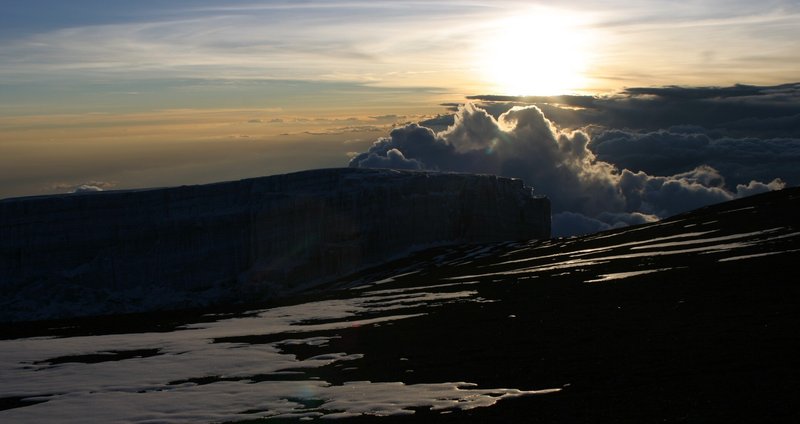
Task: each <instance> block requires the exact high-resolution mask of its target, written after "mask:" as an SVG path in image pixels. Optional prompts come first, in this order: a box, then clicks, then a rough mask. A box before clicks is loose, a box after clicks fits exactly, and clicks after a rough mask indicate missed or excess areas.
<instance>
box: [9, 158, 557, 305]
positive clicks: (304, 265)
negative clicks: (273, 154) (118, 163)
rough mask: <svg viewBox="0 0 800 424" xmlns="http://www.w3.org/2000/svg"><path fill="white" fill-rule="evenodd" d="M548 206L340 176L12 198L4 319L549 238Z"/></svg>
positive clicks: (300, 285)
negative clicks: (456, 247)
mask: <svg viewBox="0 0 800 424" xmlns="http://www.w3.org/2000/svg"><path fill="white" fill-rule="evenodd" d="M549 233H550V210H549V203H548V201H547V199H544V198H534V197H533V196H532V195H531V189H530V188H528V187H525V186H524V185H523V184H522V182H521V181H520V180H512V179H507V178H499V177H494V176H487V175H468V174H440V173H431V172H408V171H392V170H368V169H329V170H317V171H307V172H300V173H295V174H288V175H277V176H272V177H263V178H254V179H248V180H242V181H235V182H226V183H218V184H209V185H198V186H184V187H175V188H166V189H153V190H140V191H119V192H106V193H85V194H73V195H58V196H42V197H29V198H16V199H7V200H3V201H0V294H2V299H3V300H2V304H0V306H2V312H0V321H7V320H15V319H16V320H19V319H40V318H54V317H64V316H75V315H93V314H107V313H121V312H133V311H145V310H153V309H163V308H176V307H187V306H199V305H207V304H212V303H222V302H229V301H241V300H253V299H254V298H263V297H269V296H272V297H274V296H278V295H283V294H286V293H296V292H298V291H301V290H303V289H305V288H308V287H309V286H311V285H314V284H316V283H319V282H324V281H330V280H331V279H334V278H336V277H340V276H342V275H344V274H346V273H351V272H353V271H355V270H357V269H359V268H363V267H364V266H366V265H369V264H377V263H380V262H383V261H385V260H387V259H390V258H392V257H396V256H398V255H401V254H405V253H408V252H410V251H412V250H417V249H420V248H422V247H430V246H432V245H441V244H448V243H449V244H452V243H456V242H486V241H500V240H526V239H533V238H539V239H541V238H547V237H549Z"/></svg>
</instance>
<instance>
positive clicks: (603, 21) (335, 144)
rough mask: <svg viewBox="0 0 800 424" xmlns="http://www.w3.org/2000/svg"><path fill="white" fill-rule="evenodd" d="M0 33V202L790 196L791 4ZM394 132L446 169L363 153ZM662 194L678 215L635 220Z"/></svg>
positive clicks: (217, 21)
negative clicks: (425, 173) (342, 184)
mask: <svg viewBox="0 0 800 424" xmlns="http://www.w3.org/2000/svg"><path fill="white" fill-rule="evenodd" d="M0 28H1V29H0V39H1V40H2V43H0V57H2V58H3V60H2V62H0V63H2V65H0V198H7V197H16V196H27V195H40V194H51V193H65V192H70V191H74V190H76V189H97V190H100V189H102V190H107V189H127V188H145V187H163V186H175V185H182V184H200V183H209V182H215V181H224V180H235V179H241V178H248V177H256V176H261V175H272V174H279V173H286V172H292V171H299V170H305V169H314V168H328V167H337V166H348V164H350V165H351V166H400V167H404V168H409V167H410V168H421V169H434V170H435V169H439V170H456V171H463V172H489V173H497V174H500V175H505V176H512V177H520V178H523V179H525V180H526V183H528V184H530V185H532V186H533V187H534V189H536V190H537V192H539V193H541V194H546V195H549V196H551V197H555V198H556V201H557V204H556V205H555V206H556V210H560V211H563V212H574V213H580V214H581V215H587V216H590V217H591V218H592V219H596V218H597V217H598V216H599V214H601V213H606V212H607V213H612V214H618V213H622V212H624V213H632V212H636V213H641V214H643V215H642V216H646V217H647V218H646V219H651V218H653V217H661V216H663V214H665V213H669V212H674V211H676V210H682V209H685V208H686V207H690V206H696V205H701V204H704V203H707V202H709V201H719V200H725V199H728V198H732V197H735V196H738V195H743V193H753V192H758V191H761V190H764V189H767V188H770V189H774V188H777V187H781V186H783V185H785V184H789V185H795V184H798V183H800V175H798V172H797V171H796V170H795V169H796V168H797V167H796V166H795V165H796V164H797V163H798V160H800V147H798V146H800V130H798V127H800V125H798V121H799V120H800V107H798V104H800V94H799V93H800V85H798V84H797V81H800V74H798V72H797V69H799V68H800V66H798V65H800V48H798V47H800V44H799V43H798V41H797V39H796V34H797V30H798V29H799V28H800V5H797V4H796V3H794V2H788V1H770V2H761V3H758V4H752V3H750V2H744V1H735V2H721V1H712V2H704V3H691V4H674V3H672V2H666V1H657V2H648V3H639V2H634V1H623V0H618V1H610V2H602V3H597V2H586V1H583V0H574V1H569V2H562V3H559V5H558V6H557V7H556V6H550V5H547V4H545V3H544V2H521V1H500V2H491V3H485V2H479V1H466V0H464V1H441V2H435V3H431V2H390V1H374V2H361V1H342V0H332V1H307V2H285V1H257V2H250V1H247V2H246V1H240V0H236V1H232V2H226V3H225V4H224V5H220V4H218V3H216V2H211V1H205V0H203V1H175V2H170V3H169V4H168V5H165V4H163V3H161V2H154V1H141V2H136V3H133V4H108V3H105V2H99V1H95V0H81V1H78V2H70V3H68V4H67V3H63V2H57V1H54V0H31V1H17V0H13V1H10V2H9V3H8V5H7V7H6V8H4V13H3V15H2V16H0ZM562 95H566V97H563V96H562ZM514 96H528V97H514ZM531 96H533V97H531ZM465 103H469V104H470V106H467V107H468V108H469V110H470V111H473V112H474V111H478V112H476V113H472V112H470V113H466V112H464V111H463V110H462V111H458V105H463V104H465ZM513 106H525V107H529V108H536V109H537V110H538V111H539V112H540V113H541V118H542V119H539V118H534V117H533V115H530V114H528V115H526V116H527V118H526V119H529V118H530V119H534V121H531V122H528V123H529V124H530V123H532V124H533V125H534V127H536V128H534V130H532V131H533V132H529V133H526V132H525V131H523V128H522V127H520V128H518V129H517V130H514V129H513V128H512V127H510V125H512V123H510V122H506V123H503V122H502V119H501V115H503V113H505V112H508V111H509V109H511V108H512V107H513ZM539 112H536V113H534V114H538V113H539ZM467 115H469V116H467ZM481 116H483V117H484V118H481ZM488 116H491V118H486V117H488ZM537 116H538V115H537ZM462 118H463V119H462ZM514 122H515V124H518V123H519V122H518V121H514ZM414 123H419V125H420V126H421V127H424V128H429V129H430V131H431V134H438V135H433V136H432V137H433V138H431V139H430V140H434V141H436V142H437V143H440V144H441V146H445V147H444V149H452V150H453V152H454V153H453V154H450V155H449V156H448V157H447V158H444V156H441V155H439V156H436V155H434V156H435V157H433V156H430V155H429V154H428V153H430V152H428V153H426V151H423V150H424V149H422V150H420V149H421V147H419V145H416V144H414V143H417V142H421V143H426V142H429V141H430V140H428V141H424V140H423V141H418V140H417V141H413V140H412V141H409V143H410V144H406V145H403V146H400V145H399V144H397V143H399V142H397V141H389V142H383V141H381V140H384V139H387V138H388V139H390V140H391V139H392V138H393V137H394V136H393V135H392V134H401V133H402V132H403V129H404V128H405V129H408V128H410V127H409V125H411V124H414ZM451 125H453V127H452V128H450V129H449V130H448V129H447V128H448V127H449V126H451ZM475 125H477V127H475ZM512 126H513V125H512ZM461 130H464V131H466V133H465V134H466V135H459V134H458V133H459V131H461ZM393 131H395V132H393ZM398 131H399V132H398ZM576 131H577V132H576ZM576 134H577V135H576ZM498 136H500V138H504V137H508V138H509V139H513V140H516V141H515V142H514V146H511V145H509V146H506V147H503V146H500V148H498V149H494V150H492V149H488V150H487V148H488V147H492V146H494V145H493V144H492V143H493V140H495V139H497V137H498ZM475 137H483V138H475ZM575 137H577V138H575ZM412 138H413V137H412ZM562 139H563V140H571V141H570V142H569V143H566V144H565V143H563V142H562V141H563V140H562ZM575 142H579V144H580V145H575V146H572V147H570V146H571V144H570V143H572V144H574V143H575ZM379 145H383V146H384V147H387V146H388V147H387V148H386V149H384V148H383V147H380V146H379ZM434 145H435V146H439V145H438V144H433V145H432V146H434ZM414 146H417V147H414ZM376 149H377V150H376ZM392 149H394V150H393V152H392V153H389V150H392ZM476 149H483V150H484V153H485V155H483V154H478V153H475V152H472V153H470V151H471V150H476ZM564 149H567V150H569V151H566V150H564ZM398 153H399V155H398ZM369 154H372V155H373V156H372V157H371V158H372V159H370V160H368V161H363V160H359V161H356V162H351V161H352V159H353V158H356V157H360V158H361V159H367V157H366V156H364V155H369ZM481 155H482V156H481ZM479 156H480V158H479ZM501 157H502V158H501ZM399 159H402V160H399ZM537 169H538V170H541V171H536V170H537ZM564 170H566V171H564ZM626 171H629V173H628V174H625V172H626ZM624 175H637V176H638V177H637V178H638V181H639V182H638V183H637V184H644V185H642V186H641V187H639V188H638V189H637V193H638V194H636V196H633V195H632V194H631V192H630V190H631V187H629V186H624V185H622V183H621V178H622V177H623V176H624ZM628 179H630V178H628ZM666 183H669V184H667V185H666V186H667V187H670V184H677V185H679V186H680V188H681V190H684V189H688V190H689V191H691V195H690V196H689V197H683V196H673V195H670V196H667V195H666V194H663V193H662V194H661V195H659V196H660V197H659V198H658V199H649V200H648V199H644V198H643V199H644V200H642V199H639V197H641V195H642V193H644V192H646V191H648V190H650V188H652V187H651V185H653V184H656V185H658V186H659V187H661V186H663V185H664V184H666ZM598 184H599V185H598ZM648 184H649V185H648ZM565 185H566V186H568V187H567V188H566V189H565V188H564V186H565ZM738 185H743V187H744V188H742V189H741V190H740V189H738V188H737V186H738ZM645 186H647V187H649V188H646V187H645ZM598 187H601V188H602V189H599V188H598ZM604 190H605V192H604ZM659 190H661V189H660V188H659ZM670 190H673V189H670ZM681 190H678V191H681ZM565 192H566V193H573V194H572V195H570V196H566V197H565V195H564V193H565ZM697 192H703V194H702V195H698V194H697ZM598 193H605V194H601V195H598ZM709 193H710V195H709ZM598 196H600V197H602V198H600V197H598ZM698 196H699V197H698ZM634 197H636V198H635V199H634ZM645 197H646V196H645ZM609 199H610V200H609ZM558 202H562V203H561V204H559V203H558ZM642 202H644V204H642ZM665 202H666V203H670V202H678V203H679V206H680V207H672V206H669V207H666V206H663V205H661V203H665ZM623 204H624V206H623ZM625 219H626V220H627V218H625ZM637 219H638V220H640V219H644V218H641V217H640V218H637ZM602 221H603V222H606V223H607V224H609V225H614V223H619V222H622V221H619V220H617V218H614V219H611V220H609V219H604V220H602ZM611 221H613V222H611ZM625 222H627V221H625Z"/></svg>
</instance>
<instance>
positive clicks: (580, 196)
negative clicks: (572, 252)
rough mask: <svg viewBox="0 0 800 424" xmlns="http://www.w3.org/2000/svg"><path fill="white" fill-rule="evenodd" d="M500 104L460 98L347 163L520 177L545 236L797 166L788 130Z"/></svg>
mask: <svg viewBox="0 0 800 424" xmlns="http://www.w3.org/2000/svg"><path fill="white" fill-rule="evenodd" d="M648 94H649V95H650V96H651V97H652V96H653V95H652V94H650V93H648ZM636 95H637V96H638V95H639V94H636ZM629 100H630V99H629V98H628V99H622V102H623V103H624V102H625V101H629ZM762 100H763V99H762ZM619 104H620V103H617V105H618V106H619ZM493 106H494V107H495V108H496V107H497V105H493ZM503 106H505V107H506V109H507V110H505V111H504V112H502V113H499V114H495V115H493V114H492V113H490V112H489V111H488V110H487V108H482V107H479V106H476V105H473V104H466V105H462V106H460V107H459V108H458V109H457V111H456V113H455V114H454V115H453V118H452V119H453V121H452V125H450V126H449V127H447V128H446V129H445V130H442V131H439V132H435V131H434V130H433V129H431V128H428V127H426V126H424V125H419V124H410V125H407V126H404V127H400V128H396V129H395V130H393V131H392V132H391V133H390V135H389V137H386V138H381V139H379V140H377V141H376V142H375V143H374V144H373V145H372V146H371V147H370V148H369V149H368V150H367V151H366V152H363V153H360V154H358V155H355V156H354V157H352V159H351V161H350V166H351V167H380V168H401V169H428V170H440V171H455V172H474V173H491V174H497V175H502V176H507V177H515V178H521V179H523V180H524V181H525V182H526V183H527V184H529V185H531V186H532V187H534V190H535V191H536V193H538V194H544V195H547V196H548V197H550V199H551V200H552V204H553V212H554V216H553V232H554V235H572V234H581V233H588V232H594V231H598V230H604V229H609V228H615V227H621V226H626V225H632V224H639V223H644V222H650V221H655V220H657V219H660V218H664V217H667V216H671V215H674V214H677V213H680V212H684V211H687V210H691V209H694V208H697V207H701V206H704V205H708V204H711V203H717V202H722V201H727V200H731V199H734V198H738V197H742V196H747V195H752V194H756V193H760V192H764V191H768V190H776V189H780V188H783V187H784V186H785V184H786V183H785V182H784V181H783V180H781V179H780V178H778V176H776V172H778V174H777V175H782V174H780V173H779V172H780V171H786V172H787V173H791V174H792V176H793V177H794V176H796V173H797V171H796V170H791V168H792V167H793V166H792V165H794V164H797V163H798V158H800V156H798V155H800V141H799V140H797V139H793V138H790V137H783V138H779V139H761V138H756V137H752V136H748V137H742V138H735V137H732V136H730V135H728V134H720V135H717V136H714V135H709V132H711V131H709V130H708V129H705V128H703V127H698V126H683V127H674V128H670V129H656V130H651V129H649V128H648V129H644V130H636V129H630V128H623V129H614V128H608V127H604V126H600V125H598V124H597V123H593V122H587V121H589V120H583V122H582V123H584V124H586V125H584V126H583V127H582V129H578V130H570V129H565V128H562V127H560V126H558V125H556V123H554V122H553V121H552V120H550V119H548V117H546V116H545V113H544V112H543V111H542V108H540V107H539V106H538V105H515V106H511V107H510V108H508V107H509V106H508V105H507V104H504V105H503ZM489 109H491V108H489ZM604 112H605V111H604V110H599V111H597V110H596V111H595V116H597V115H600V114H602V113H604ZM637 113H639V112H638V111H637ZM621 115H622V114H621ZM715 119H721V118H715ZM741 119H749V118H747V117H742V118H741ZM741 119H740V120H739V121H741ZM720 122H722V121H720ZM751 135H752V134H751ZM714 137H716V138H714ZM778 165H781V166H778ZM795 168H796V167H795ZM790 170H791V171H792V172H789V171H790Z"/></svg>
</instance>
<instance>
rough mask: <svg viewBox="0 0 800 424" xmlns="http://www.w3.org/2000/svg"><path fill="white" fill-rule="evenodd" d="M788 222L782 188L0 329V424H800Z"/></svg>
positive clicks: (787, 194)
mask: <svg viewBox="0 0 800 424" xmlns="http://www.w3.org/2000/svg"><path fill="white" fill-rule="evenodd" d="M798 210H800V190H798V189H787V190H783V191H780V192H772V193H767V194H763V195H759V196H754V197H751V198H746V199H741V200H737V201H734V202H729V203H726V204H721V205H716V206H711V207H707V208H704V209H700V210H698V211H694V212H691V213H687V214H683V215H680V216H676V217H674V218H672V219H669V220H665V221H662V222H659V223H656V224H651V225H646V226H639V227H630V228H624V229H620V230H616V231H611V232H605V233H600V234H594V235H590V236H586V237H581V238H570V239H555V240H549V241H538V242H537V241H532V242H521V243H501V244H484V245H470V246H458V247H451V248H437V249H433V250H429V251H425V252H422V253H420V254H417V255H415V256H412V257H410V258H407V259H404V260H401V261H397V262H394V263H391V264H387V265H384V266H381V267H379V268H376V269H373V270H369V271H366V272H362V273H361V274H359V275H357V276H353V277H349V278H346V279H342V280H339V281H338V282H336V283H334V284H332V285H331V286H329V287H327V288H326V289H327V290H328V291H320V292H319V294H317V295H310V296H306V297H304V298H296V299H292V300H290V301H286V302H282V303H281V304H269V305H254V306H251V307H249V308H246V310H245V309H240V310H214V311H209V310H204V311H186V312H180V313H171V314H150V315H135V316H116V317H107V318H93V319H81V320H72V321H59V322H47V323H29V324H16V325H13V326H11V325H7V326H5V327H2V335H3V339H4V340H2V341H0V397H1V398H2V399H0V407H2V408H3V409H4V410H3V411H0V421H3V422H115V421H118V422H226V421H230V422H233V421H248V420H250V421H253V422H260V421H261V420H262V419H263V418H264V417H269V418H271V419H273V420H288V421H294V420H299V419H301V418H305V419H309V418H311V419H314V418H321V417H327V418H335V417H338V418H342V419H345V421H346V422H347V421H352V422H367V421H369V422H372V421H378V422H386V423H392V422H408V423H411V422H419V421H421V420H436V421H439V422H518V421H520V422H799V421H800V408H798V407H797V405H796V401H797V399H798V398H800V360H798V359H797V358H798V355H797V353H798V352H797V349H796V346H797V345H798V344H800V343H798V342H800V333H798V328H800V308H799V306H800V285H798V284H797V283H796V280H797V279H796V277H795V274H796V272H795V269H794V267H795V266H796V264H797V263H798V262H800V230H799V229H798V221H797V211H798ZM330 290H332V291H330ZM34 336H35V338H34ZM42 336H48V337H44V338H43V337H42ZM376 416H382V419H381V420H378V419H376Z"/></svg>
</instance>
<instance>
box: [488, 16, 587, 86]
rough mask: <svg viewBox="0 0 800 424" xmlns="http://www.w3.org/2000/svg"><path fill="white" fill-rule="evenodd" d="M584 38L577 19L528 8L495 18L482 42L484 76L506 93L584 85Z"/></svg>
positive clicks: (585, 47) (585, 36)
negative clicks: (521, 13) (511, 14)
mask: <svg viewBox="0 0 800 424" xmlns="http://www.w3.org/2000/svg"><path fill="white" fill-rule="evenodd" d="M589 42H590V40H589V37H588V36H587V34H586V32H585V30H582V29H581V28H580V25H579V21H578V19H577V18H575V17H572V16H570V15H567V14H564V13H558V12H552V11H532V12H530V13H526V14H524V15H521V16H517V17H513V18H510V19H505V20H502V21H499V22H498V24H497V25H496V26H495V27H494V30H493V33H492V35H490V36H489V37H488V38H487V41H486V43H485V44H484V45H483V46H482V49H481V51H482V54H481V55H480V56H481V58H480V61H481V65H480V67H481V68H482V69H483V73H484V78H485V79H486V81H487V82H488V83H489V84H490V85H491V86H492V88H493V89H494V90H499V91H500V92H502V93H503V94H510V95H555V94H565V93H569V92H575V91H579V90H581V89H582V88H584V87H585V86H586V84H587V81H586V76H585V71H586V68H587V66H588V61H589V47H588V44H589Z"/></svg>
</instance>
